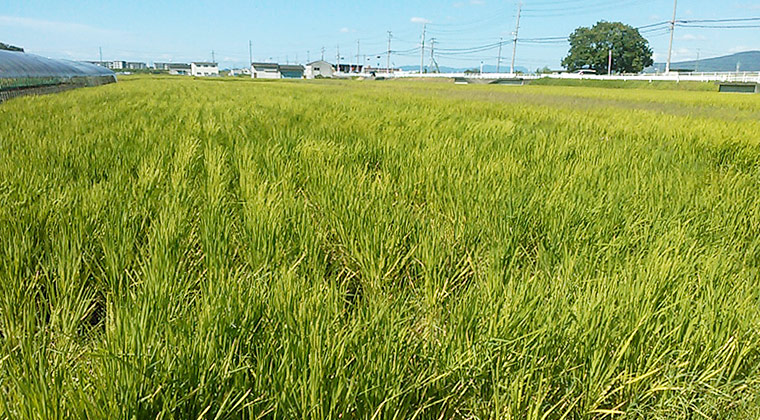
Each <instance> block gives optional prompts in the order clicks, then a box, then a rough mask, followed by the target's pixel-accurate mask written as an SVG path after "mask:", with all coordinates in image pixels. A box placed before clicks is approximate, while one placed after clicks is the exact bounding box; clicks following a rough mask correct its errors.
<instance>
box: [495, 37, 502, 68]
mask: <svg viewBox="0 0 760 420" xmlns="http://www.w3.org/2000/svg"><path fill="white" fill-rule="evenodd" d="M503 45H504V38H499V58H498V59H497V60H496V73H501V47H502V46H503Z"/></svg>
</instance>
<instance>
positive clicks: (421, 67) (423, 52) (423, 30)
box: [420, 23, 427, 74]
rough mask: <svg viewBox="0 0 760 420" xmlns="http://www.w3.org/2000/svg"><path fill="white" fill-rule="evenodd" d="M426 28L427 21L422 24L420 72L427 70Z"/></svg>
mask: <svg viewBox="0 0 760 420" xmlns="http://www.w3.org/2000/svg"><path fill="white" fill-rule="evenodd" d="M425 29H427V23H423V24H422V44H420V74H422V72H423V71H424V70H425Z"/></svg>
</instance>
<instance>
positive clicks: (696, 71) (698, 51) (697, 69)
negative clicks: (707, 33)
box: [694, 48, 701, 73]
mask: <svg viewBox="0 0 760 420" xmlns="http://www.w3.org/2000/svg"><path fill="white" fill-rule="evenodd" d="M700 52H701V51H700V50H699V48H697V68H696V69H694V73H699V53H700Z"/></svg>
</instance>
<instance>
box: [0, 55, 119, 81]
mask: <svg viewBox="0 0 760 420" xmlns="http://www.w3.org/2000/svg"><path fill="white" fill-rule="evenodd" d="M81 76H114V72H112V71H111V70H108V69H107V68H105V67H100V66H96V65H94V64H90V63H82V62H79V61H69V60H54V59H50V58H45V57H40V56H38V55H34V54H26V53H22V52H15V51H4V50H0V78H22V77H81Z"/></svg>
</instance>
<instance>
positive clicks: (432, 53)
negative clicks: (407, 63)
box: [430, 38, 441, 73]
mask: <svg viewBox="0 0 760 420" xmlns="http://www.w3.org/2000/svg"><path fill="white" fill-rule="evenodd" d="M430 62H431V63H432V64H433V66H435V72H436V73H440V72H441V70H440V69H439V68H438V62H437V61H435V38H433V39H431V40H430Z"/></svg>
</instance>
